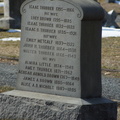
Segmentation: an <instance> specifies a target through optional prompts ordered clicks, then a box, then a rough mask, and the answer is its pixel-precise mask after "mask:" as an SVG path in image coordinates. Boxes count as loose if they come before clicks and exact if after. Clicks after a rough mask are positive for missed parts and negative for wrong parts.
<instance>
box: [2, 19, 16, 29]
mask: <svg viewBox="0 0 120 120" xmlns="http://www.w3.org/2000/svg"><path fill="white" fill-rule="evenodd" d="M14 26H15V20H14V19H13V18H11V17H4V18H1V19H0V28H1V29H5V30H7V29H10V28H14Z"/></svg>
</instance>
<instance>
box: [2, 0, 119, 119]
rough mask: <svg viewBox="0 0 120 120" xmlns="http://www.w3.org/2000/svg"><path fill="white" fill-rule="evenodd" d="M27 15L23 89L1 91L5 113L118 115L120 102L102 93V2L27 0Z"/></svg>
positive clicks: (73, 116)
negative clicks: (100, 4)
mask: <svg viewBox="0 0 120 120" xmlns="http://www.w3.org/2000/svg"><path fill="white" fill-rule="evenodd" d="M21 14H22V26H21V29H22V34H21V38H22V40H21V47H20V60H19V63H20V64H19V71H18V80H17V90H14V91H10V92H6V93H3V94H2V95H1V99H0V100H1V101H0V103H1V105H0V106H2V110H4V111H2V110H1V113H0V117H1V118H7V119H10V118H12V119H25V120H41V119H42V120H116V113H117V112H116V110H117V104H116V103H115V102H112V101H110V100H107V99H105V98H102V97H101V26H102V19H103V17H104V11H103V9H102V8H101V7H100V6H99V4H98V3H97V2H95V1H92V0H80V1H78V0H74V1H72V0H26V1H25V2H24V3H23V4H22V6H21ZM9 103H11V104H9ZM3 105H4V106H3ZM6 108H7V109H6Z"/></svg>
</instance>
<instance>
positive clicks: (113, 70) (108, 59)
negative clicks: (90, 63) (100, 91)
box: [102, 37, 120, 78]
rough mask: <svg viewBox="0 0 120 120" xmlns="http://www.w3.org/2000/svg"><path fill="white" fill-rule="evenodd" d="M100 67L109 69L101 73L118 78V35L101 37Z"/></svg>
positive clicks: (119, 48)
mask: <svg viewBox="0 0 120 120" xmlns="http://www.w3.org/2000/svg"><path fill="white" fill-rule="evenodd" d="M102 68H103V69H110V71H104V72H103V74H105V75H109V76H114V77H119V78H120V37H111V38H103V40H102ZM118 71H119V72H118Z"/></svg>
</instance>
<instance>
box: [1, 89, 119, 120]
mask: <svg viewBox="0 0 120 120" xmlns="http://www.w3.org/2000/svg"><path fill="white" fill-rule="evenodd" d="M0 119H2V120H4V119H7V120H117V103H116V102H112V101H110V100H108V99H105V98H94V99H80V98H71V97H63V96H55V95H48V94H41V93H34V92H26V91H19V90H13V91H10V92H6V93H2V94H0Z"/></svg>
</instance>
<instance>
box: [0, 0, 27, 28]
mask: <svg viewBox="0 0 120 120" xmlns="http://www.w3.org/2000/svg"><path fill="white" fill-rule="evenodd" d="M24 1H25V0H4V18H1V19H0V28H3V29H9V28H20V27H21V14H20V6H21V4H22V3H23V2H24Z"/></svg>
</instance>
